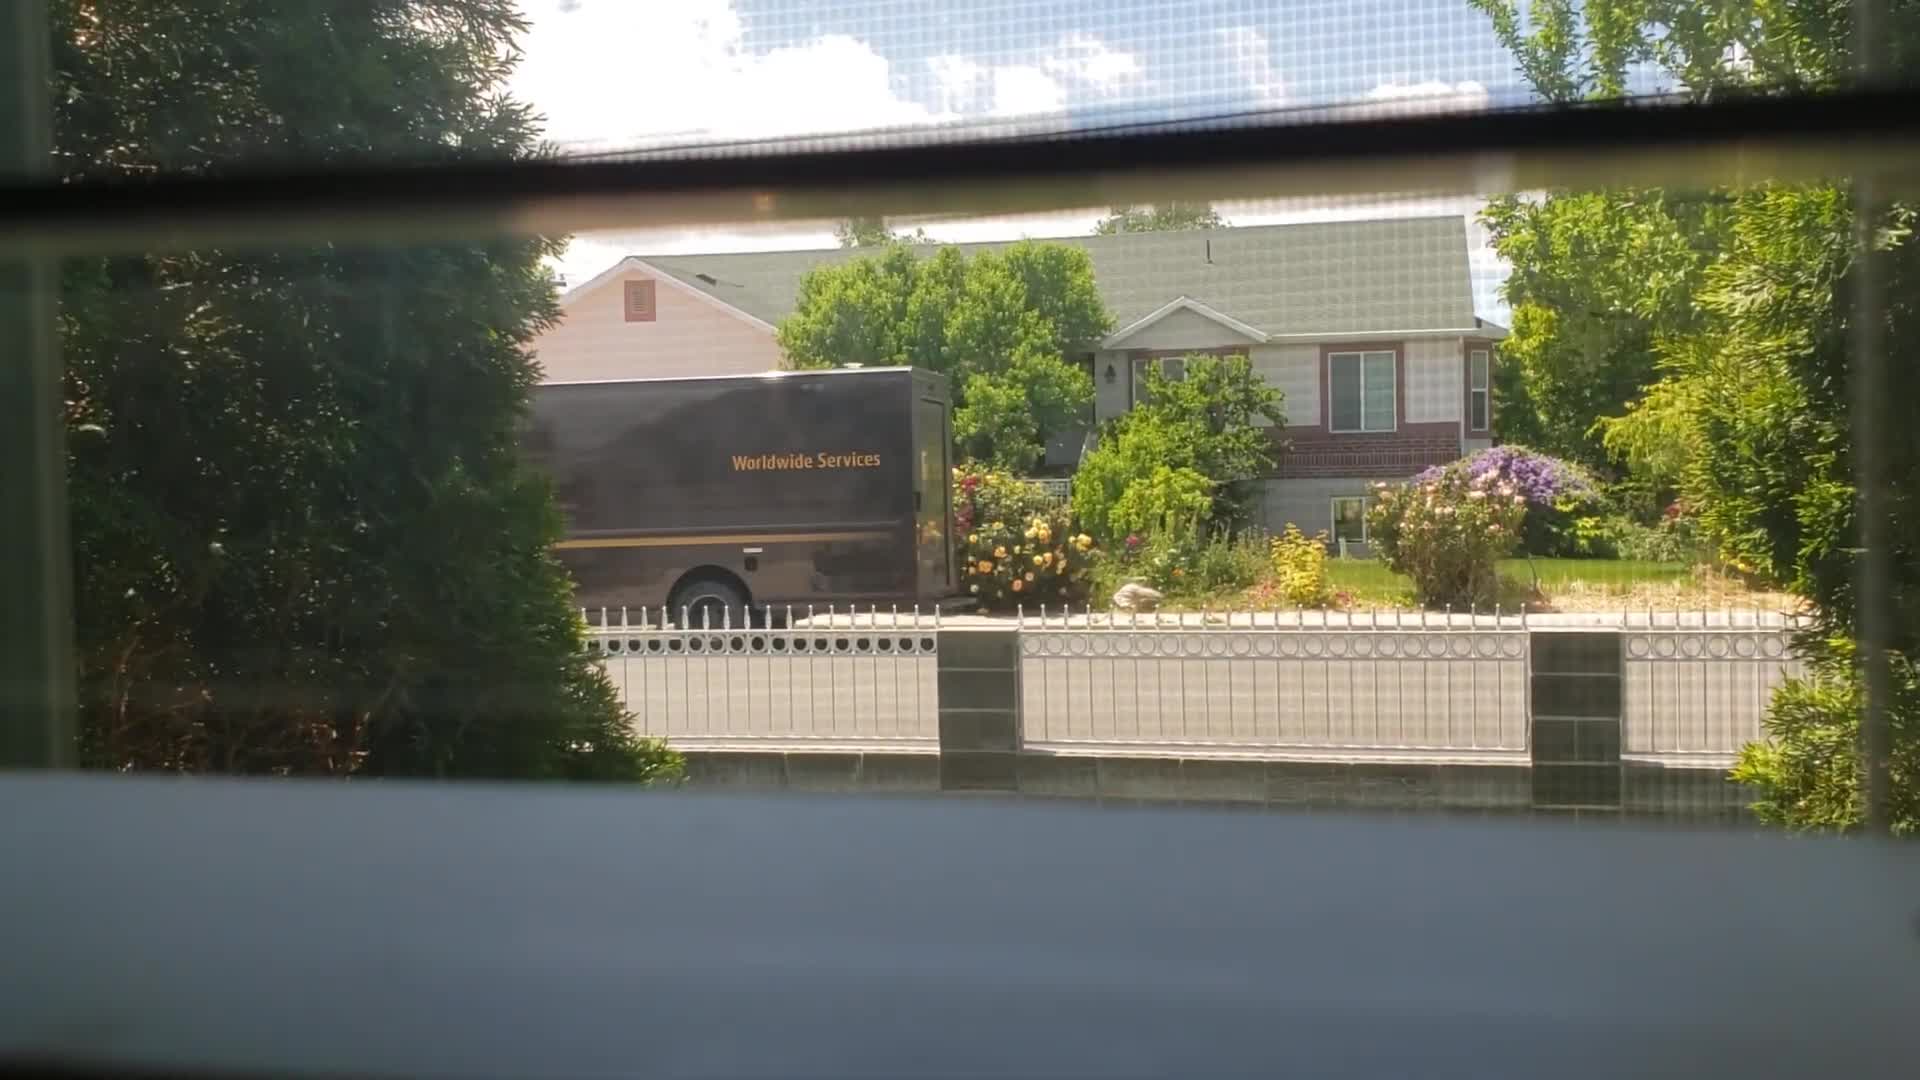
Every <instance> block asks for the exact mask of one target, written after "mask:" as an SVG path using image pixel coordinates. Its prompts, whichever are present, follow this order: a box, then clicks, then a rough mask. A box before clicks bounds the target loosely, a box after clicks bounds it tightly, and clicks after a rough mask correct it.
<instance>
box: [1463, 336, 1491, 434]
mask: <svg viewBox="0 0 1920 1080" xmlns="http://www.w3.org/2000/svg"><path fill="white" fill-rule="evenodd" d="M1491 375H1492V369H1491V364H1490V362H1489V359H1488V356H1487V350H1485V349H1475V350H1473V352H1471V353H1469V354H1467V427H1468V428H1469V429H1470V430H1473V431H1485V430H1487V419H1488V413H1490V412H1491V411H1492V408H1493V399H1492V397H1491V391H1490V390H1489V389H1488V387H1489V385H1490V380H1491Z"/></svg>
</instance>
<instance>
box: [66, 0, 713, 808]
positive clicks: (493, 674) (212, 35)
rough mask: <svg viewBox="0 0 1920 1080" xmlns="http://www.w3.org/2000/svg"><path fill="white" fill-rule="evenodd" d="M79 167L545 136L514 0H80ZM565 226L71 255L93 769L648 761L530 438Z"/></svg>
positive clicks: (70, 73)
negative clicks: (557, 551)
mask: <svg viewBox="0 0 1920 1080" xmlns="http://www.w3.org/2000/svg"><path fill="white" fill-rule="evenodd" d="M51 7H52V24H53V25H52V34H53V42H52V45H53V55H54V69H55V70H54V79H55V85H54V88H53V89H54V100H55V102H56V108H57V114H56V117H55V142H56V147H57V151H58V154H59V158H60V164H61V169H62V171H63V172H64V174H65V176H66V178H67V179H69V180H76V181H77V180H118V179H124V178H127V177H141V176H147V175H152V174H156V173H159V174H183V173H184V174H210V173H218V172H221V171H224V170H230V169H234V168H237V167H243V166H250V165H256V164H264V163H282V162H298V163H301V164H306V165H320V164H328V165H338V164H346V163H353V162H362V161H392V160H406V161H412V162H420V163H433V162H444V161H450V160H455V159H460V158H476V157H481V158H514V157H520V156H525V155H528V154H531V153H535V152H537V126H536V118H535V117H533V116H532V115H531V114H530V113H529V111H528V109H527V108H526V107H525V106H524V105H521V104H519V103H517V102H515V101H513V100H512V99H511V98H509V97H507V96H506V95H505V94H504V93H503V92H502V89H501V88H502V86H503V84H504V80H505V78H506V76H507V74H508V73H509V71H510V70H511V64H512V60H513V57H514V53H513V42H514V39H515V37H516V36H517V35H518V34H520V33H521V32H522V31H523V30H524V29H525V24H524V22H523V20H522V19H521V17H520V16H519V14H518V13H517V11H516V8H515V5H514V4H513V3H511V2H509V0H363V2H359V3H354V4H339V3H328V4H317V3H311V2H309V0H138V2H135V0H85V2H81V0H55V2H54V3H53V4H52V5H51ZM552 250H553V246H552V244H551V243H550V242H549V241H546V240H542V239H538V238H510V237H499V236H480V235H476V236H473V237H472V238H470V239H469V240H468V241H467V242H464V243H437V244H433V245H430V246H415V247H382V246H375V245H373V244H366V243H361V242H360V241H359V240H358V239H357V238H356V239H354V240H352V241H348V242H343V243H340V244H328V243H318V242H315V243H306V244H303V245H302V246H290V245H279V246H272V244H271V240H270V234H269V238H268V240H266V241H265V242H263V244H262V245H260V246H252V247H228V248H207V247H202V248H190V249H179V250H164V251H146V252H143V251H129V252H126V253H123V254H119V255H115V256H112V257H88V258H76V259H73V260H70V261H69V262H68V263H67V264H66V265H65V267H64V277H63V291H62V305H61V307H62V310H61V322H62V327H61V328H62V330H63V333H64V342H63V355H64V358H65V360H66V363H67V368H68V371H67V397H68V406H67V421H68V427H69V432H68V439H69V446H70V461H69V479H70V485H71V496H70V498H71V505H72V513H73V543H74V555H75V564H76V565H75V576H76V581H77V598H76V599H77V605H78V627H77V636H78V646H79V666H80V670H79V682H80V689H81V695H82V709H83V712H82V754H83V760H84V761H86V762H87V763H88V764H89V765H91V766H94V767H100V768H110V769H155V770H181V771H215V772H235V773H271V774H301V775H309V774H324V775H336V776H339V775H351V774H369V775H395V776H399V775H409V776H461V777H526V778H559V777H565V778H599V779H627V780H638V779H649V778H653V777H658V776H662V775H667V774H670V773H672V772H673V771H674V769H675V767H676V762H675V759H674V758H673V757H672V755H670V754H668V753H667V752H665V751H664V750H662V749H661V748H659V747H657V746H653V745H650V744H645V743H642V742H640V741H638V740H636V739H635V738H634V737H633V736H632V735H631V733H630V730H629V728H628V725H627V722H626V717H625V716H624V714H623V712H622V709H621V708H620V705H619V703H618V700H617V698H616V696H615V694H614V692H613V689H612V687H611V686H610V685H609V684H608V682H607V680H606V678H605V677H604V675H602V674H601V673H600V672H599V671H598V670H597V669H596V668H594V667H593V666H592V665H590V664H589V663H588V662H587V661H586V660H585V658H584V657H585V652H584V649H583V647H582V646H583V638H582V634H583V629H582V627H581V626H580V624H579V622H578V620H577V619H576V618H575V616H574V615H573V613H572V608H571V604H570V600H569V598H568V592H569V587H568V582H567V579H566V576H565V574H564V573H563V571H562V570H561V569H560V567H559V566H558V565H557V564H556V563H555V562H554V561H553V560H552V558H551V557H550V556H549V555H548V554H547V548H548V546H549V544H550V543H551V542H552V541H553V540H554V539H556V538H557V536H558V533H559V522H558V520H557V517H556V515H555V512H554V509H553V506H552V502H551V499H550V497H549V494H548V491H547V489H546V487H545V485H544V483H543V482H542V481H541V480H540V479H539V478H538V477H536V476H534V475H531V474H530V473H529V472H527V471H526V470H525V469H524V468H523V467H522V465H521V463H520V461H519V458H518V456H517V454H516V452H515V428H516V425H517V423H518V420H519V417H520V416H521V413H522V410H523V409H524V408H525V405H526V399H527V394H528V391H529V389H530V387H531V386H532V385H533V383H534V382H535V381H536V377H537V376H536V368H535V364H534V361H533V359H532V358H531V357H530V356H529V354H528V352H527V344H528V342H529V340H530V339H531V338H532V337H533V335H534V334H535V333H536V332H538V331H539V330H540V329H541V328H542V327H544V326H546V325H548V324H549V323H550V322H551V321H552V320H553V319H554V318H555V316H556V307H555V301H554V290H553V285H552V282H551V280H550V278H549V275H548V274H547V272H546V271H545V270H544V268H543V265H542V259H543V257H545V256H546V255H548V254H549V253H551V252H552Z"/></svg>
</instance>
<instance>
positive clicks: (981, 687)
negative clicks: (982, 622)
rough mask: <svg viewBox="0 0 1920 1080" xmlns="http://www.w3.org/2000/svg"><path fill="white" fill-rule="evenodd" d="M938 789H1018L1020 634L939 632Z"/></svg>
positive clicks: (991, 629) (978, 630) (972, 630)
mask: <svg viewBox="0 0 1920 1080" xmlns="http://www.w3.org/2000/svg"><path fill="white" fill-rule="evenodd" d="M938 669H939V687H940V789H941V790H942V791H1014V790H1017V788H1018V786H1019V758H1020V631H1018V630H1014V629H1002V628H1000V627H963V628H946V627H942V628H941V630H940V648H939V662H938Z"/></svg>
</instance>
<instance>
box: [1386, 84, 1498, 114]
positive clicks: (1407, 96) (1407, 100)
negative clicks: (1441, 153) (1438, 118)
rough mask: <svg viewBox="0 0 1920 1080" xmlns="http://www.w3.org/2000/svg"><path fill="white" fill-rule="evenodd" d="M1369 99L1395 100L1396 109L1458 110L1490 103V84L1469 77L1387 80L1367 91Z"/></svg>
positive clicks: (1481, 107) (1404, 110)
mask: <svg viewBox="0 0 1920 1080" xmlns="http://www.w3.org/2000/svg"><path fill="white" fill-rule="evenodd" d="M1367 100H1368V101H1374V102H1390V103H1392V105H1391V108H1390V110H1389V111H1391V112H1395V113H1403V112H1404V113H1421V112H1454V111H1459V110H1468V109H1484V108H1486V107H1487V101H1488V95H1487V88H1486V87H1485V86H1483V85H1481V84H1480V83H1477V82H1475V81H1473V80H1472V79H1467V80H1464V81H1462V82H1457V83H1450V82H1442V81H1440V80H1439V79H1429V80H1427V81H1425V82H1415V83H1403V82H1385V83H1381V84H1380V85H1378V86H1376V87H1374V88H1373V89H1371V90H1369V91H1367Z"/></svg>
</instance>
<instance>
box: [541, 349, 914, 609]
mask: <svg viewBox="0 0 1920 1080" xmlns="http://www.w3.org/2000/svg"><path fill="white" fill-rule="evenodd" d="M913 386H914V380H913V379H912V373H911V372H907V371H892V370H889V371H872V372H859V373H835V374H832V375H825V376H823V375H807V374H788V375H779V376H768V377H765V378H753V379H741V378H728V379H689V380H660V381H642V382H628V383H597V384H576V385H557V386H546V387H541V388H539V389H538V390H537V391H536V392H535V395H534V408H533V417H532V423H531V425H530V430H529V432H528V435H527V448H528V451H529V453H530V456H531V457H532V458H533V459H534V461H535V462H536V463H537V464H538V465H540V466H541V467H543V468H544V469H545V470H546V471H547V472H548V473H549V475H550V476H551V477H552V479H553V483H554V488H555V494H556V497H557V499H558V501H559V503H560V507H561V509H562V511H563V512H564V513H565V515H566V517H567V522H568V534H567V539H566V541H565V542H563V543H562V544H561V545H560V552H559V554H560V557H561V558H562V560H563V561H565V562H566V564H567V565H568V567H569V569H570V570H572V572H573V574H574V576H575V580H576V582H577V583H578V586H579V599H580V601H581V603H582V604H584V605H586V606H588V607H597V606H602V605H604V606H607V607H610V608H611V607H616V606H626V607H628V608H630V609H631V608H635V607H639V606H643V605H644V606H648V607H656V606H658V605H661V604H663V603H665V602H666V601H667V600H668V592H669V590H670V589H671V588H672V587H673V585H674V583H675V582H676V581H678V580H680V578H681V576H682V575H683V574H685V573H687V572H688V571H690V570H698V569H703V568H704V569H706V570H708V571H722V572H724V573H726V574H731V575H732V576H734V577H737V578H738V579H739V580H740V581H741V583H743V584H744V585H745V586H746V587H747V589H748V590H749V591H750V593H751V595H752V599H753V601H754V602H755V603H757V604H771V605H775V606H780V605H784V604H789V603H791V604H794V605H797V606H804V605H806V604H808V603H816V602H817V603H825V602H828V601H831V602H834V603H848V602H871V603H884V602H889V601H891V602H897V603H913V602H918V601H919V600H922V599H927V600H931V599H936V598H938V597H939V596H940V595H944V593H945V592H946V589H945V587H944V585H942V586H938V587H935V588H932V589H928V588H926V587H925V585H924V584H923V582H924V578H925V575H924V573H923V571H922V568H921V565H920V563H921V558H920V553H919V551H918V550H917V547H918V541H917V538H918V537H919V535H920V534H921V533H922V532H923V528H922V526H923V524H924V522H923V520H922V519H923V518H924V514H925V511H924V509H921V510H916V503H917V504H918V506H919V507H921V508H924V507H926V506H927V505H928V504H929V503H930V502H931V501H932V500H930V499H928V498H927V496H926V495H925V494H919V495H918V497H917V498H916V489H917V488H918V487H919V486H920V484H921V482H922V477H921V476H920V475H918V474H919V471H920V468H921V462H920V461H919V460H918V457H919V455H918V454H917V453H916V451H917V450H918V449H919V448H918V447H916V446H915V440H914V430H913V429H914V412H913V409H914V397H913ZM942 401H943V402H944V397H942ZM940 420H941V422H942V424H943V426H944V423H945V409H944V404H943V405H942V409H941V417H940ZM943 478H944V477H943ZM941 491H942V492H943V493H944V491H945V484H944V483H943V484H942V486H941ZM942 498H943V499H944V494H943V496H942ZM942 505H944V504H942ZM944 517H945V515H944V510H943V512H942V524H943V525H944Z"/></svg>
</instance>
